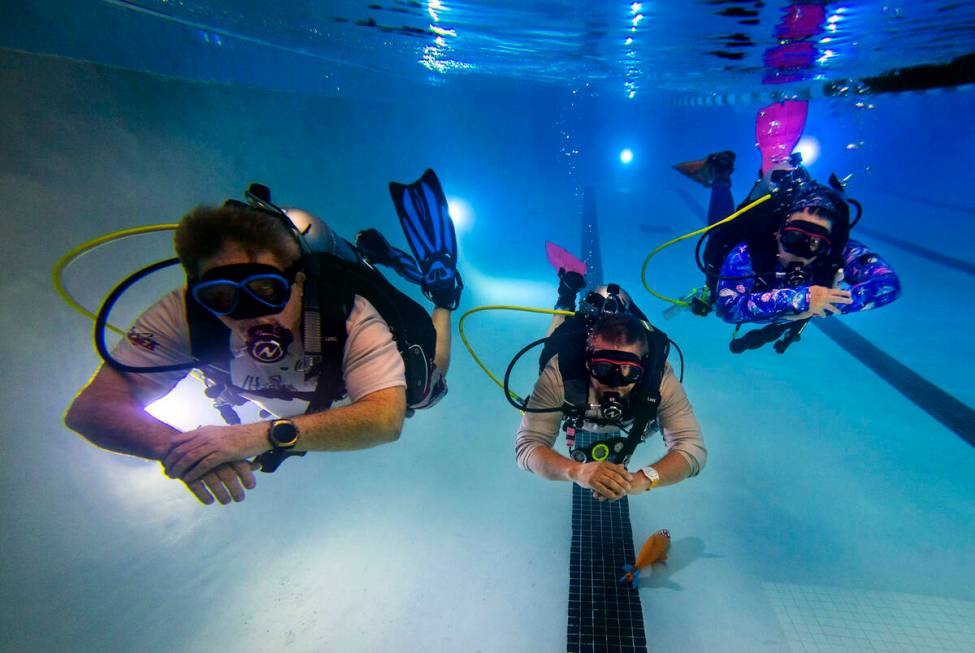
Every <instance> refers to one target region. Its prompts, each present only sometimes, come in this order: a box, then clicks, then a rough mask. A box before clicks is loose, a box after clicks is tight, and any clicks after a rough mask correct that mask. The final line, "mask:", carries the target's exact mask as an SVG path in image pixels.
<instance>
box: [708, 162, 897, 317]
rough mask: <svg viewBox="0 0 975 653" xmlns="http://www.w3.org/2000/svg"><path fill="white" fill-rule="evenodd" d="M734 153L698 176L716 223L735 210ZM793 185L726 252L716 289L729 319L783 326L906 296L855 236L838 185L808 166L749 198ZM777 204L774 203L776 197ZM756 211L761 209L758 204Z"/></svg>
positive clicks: (760, 186) (764, 184)
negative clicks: (760, 223)
mask: <svg viewBox="0 0 975 653" xmlns="http://www.w3.org/2000/svg"><path fill="white" fill-rule="evenodd" d="M733 165H734V153H732V152H721V153H716V154H712V155H710V156H709V157H708V159H707V160H706V164H705V166H704V168H703V170H701V171H700V172H698V173H697V175H696V180H697V181H699V183H702V184H704V185H707V186H709V187H710V188H711V204H710V207H709V216H708V222H709V224H713V223H714V222H715V221H717V220H719V219H721V218H724V217H725V216H727V215H729V214H730V213H731V212H732V210H733V205H734V200H733V199H732V196H731V172H732V170H733ZM776 180H778V184H779V185H780V186H783V185H791V186H792V188H793V190H792V191H791V192H789V193H788V194H786V195H785V196H784V197H785V198H786V199H785V200H784V201H780V202H777V203H776V204H775V208H774V213H773V214H772V215H770V216H769V218H768V220H767V221H766V222H765V224H766V225H768V226H770V227H771V228H769V229H759V230H756V231H754V232H752V233H751V234H750V235H749V236H748V237H747V238H746V239H745V240H743V241H742V242H739V243H738V244H737V245H735V246H734V247H733V248H732V249H731V250H730V251H729V252H728V254H727V255H726V256H725V258H724V262H723V264H722V265H721V269H720V273H719V278H718V280H717V283H716V287H715V304H716V309H717V314H718V316H719V317H721V318H722V319H723V320H725V321H726V322H731V323H733V324H741V323H744V322H755V323H762V324H771V323H784V322H788V321H795V320H803V319H807V318H811V317H827V316H828V315H831V314H834V313H841V314H846V313H854V312H857V311H864V310H869V309H872V308H878V307H880V306H884V305H885V304H889V303H890V302H892V301H894V300H895V299H897V297H898V296H900V292H901V286H900V281H899V279H898V278H897V275H896V273H895V272H894V271H893V269H892V268H891V267H890V265H889V264H888V263H887V262H886V261H884V260H883V259H882V258H881V257H880V256H879V255H877V254H876V253H874V252H872V251H871V250H870V249H869V248H867V247H866V246H865V245H863V244H862V243H860V242H857V241H855V240H851V239H850V238H849V233H850V210H849V205H848V204H847V202H846V200H845V199H844V197H843V195H842V193H841V191H840V190H838V189H837V188H834V187H832V186H826V185H823V184H819V183H816V182H815V181H813V180H812V179H810V178H809V176H808V173H807V172H806V170H805V168H803V167H801V166H798V167H795V168H792V169H791V170H783V171H778V172H777V174H773V175H772V176H771V181H769V180H760V181H759V183H757V184H756V185H755V188H754V189H753V190H752V192H751V194H750V196H749V198H748V200H746V202H748V201H752V200H754V199H756V198H758V197H759V196H761V195H764V194H765V193H767V192H769V190H770V187H771V188H774V187H775V186H776ZM769 205H772V202H769ZM753 210H754V209H753Z"/></svg>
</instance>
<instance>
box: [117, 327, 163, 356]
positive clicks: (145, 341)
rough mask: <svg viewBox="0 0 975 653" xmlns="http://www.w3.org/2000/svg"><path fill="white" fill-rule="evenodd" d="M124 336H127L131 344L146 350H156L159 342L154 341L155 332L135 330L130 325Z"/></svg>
mask: <svg viewBox="0 0 975 653" xmlns="http://www.w3.org/2000/svg"><path fill="white" fill-rule="evenodd" d="M125 337H126V338H128V340H129V342H131V343H132V344H133V345H135V346H136V347H141V348H142V349H145V350H146V351H156V347H157V346H159V343H158V342H156V334H155V333H152V332H151V331H141V332H140V331H136V330H135V327H132V328H131V329H129V332H128V334H126V336H125Z"/></svg>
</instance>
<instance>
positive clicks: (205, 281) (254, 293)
mask: <svg viewBox="0 0 975 653" xmlns="http://www.w3.org/2000/svg"><path fill="white" fill-rule="evenodd" d="M296 275H297V268H293V269H289V270H287V271H284V272H282V271H281V270H279V269H278V268H276V267H274V266H273V265H265V264H263V263H237V264H234V265H221V266H219V267H215V268H212V269H210V270H207V271H206V273H204V274H203V276H202V277H200V280H199V281H196V282H193V283H191V284H190V292H191V293H192V295H193V299H195V300H196V301H197V302H198V303H199V304H200V305H201V306H203V307H204V308H205V309H207V310H208V311H210V312H211V313H213V314H214V315H216V316H217V317H227V318H230V319H233V320H245V319H249V318H254V317H263V316H265V315H274V314H276V313H280V312H281V311H282V310H284V307H285V306H286V305H287V304H288V300H289V299H291V286H292V285H293V284H294V280H295V276H296Z"/></svg>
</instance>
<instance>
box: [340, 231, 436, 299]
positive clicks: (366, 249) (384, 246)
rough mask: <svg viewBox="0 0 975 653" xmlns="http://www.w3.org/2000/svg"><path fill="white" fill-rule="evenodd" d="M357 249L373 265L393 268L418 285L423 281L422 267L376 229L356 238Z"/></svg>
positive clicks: (357, 235) (361, 232) (362, 232)
mask: <svg viewBox="0 0 975 653" xmlns="http://www.w3.org/2000/svg"><path fill="white" fill-rule="evenodd" d="M355 248H356V249H357V250H359V253H360V254H362V256H363V257H364V258H365V259H366V260H367V261H369V263H371V264H373V265H385V266H386V267H390V268H393V269H394V270H396V273H397V274H399V275H400V276H401V277H403V278H404V279H406V280H407V281H409V282H410V283H415V284H417V285H419V284H420V282H421V281H422V280H423V273H422V272H420V266H418V265H417V264H416V261H415V260H413V257H412V256H410V255H409V254H407V253H406V252H404V251H403V250H401V249H397V248H396V247H393V246H392V245H390V244H389V242H388V241H387V240H386V238H385V237H383V235H382V234H381V233H379V232H378V231H376V230H375V229H365V230H363V231H360V232H359V233H357V234H356V236H355Z"/></svg>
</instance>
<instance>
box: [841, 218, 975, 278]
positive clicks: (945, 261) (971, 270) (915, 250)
mask: <svg viewBox="0 0 975 653" xmlns="http://www.w3.org/2000/svg"><path fill="white" fill-rule="evenodd" d="M856 233H858V234H859V233H864V234H866V235H868V236H869V237H870V238H872V239H873V240H882V241H884V242H885V243H889V244H891V245H893V246H894V247H899V248H900V249H903V250H904V251H905V252H910V253H911V254H915V255H917V256H920V257H921V258H924V259H927V260H929V261H932V262H934V263H938V264H939V265H943V266H945V267H948V268H951V269H952V270H958V271H959V272H963V273H965V274H970V275H972V276H975V264H972V263H971V262H970V261H963V260H962V259H960V258H954V257H952V256H946V255H944V254H942V253H941V252H937V251H935V250H933V249H928V248H927V247H921V246H920V245H916V244H914V243H911V242H908V241H906V240H901V239H900V238H897V237H895V236H891V235H890V234H886V233H883V232H880V231H874V230H873V229H867V228H866V227H857V228H856Z"/></svg>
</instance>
